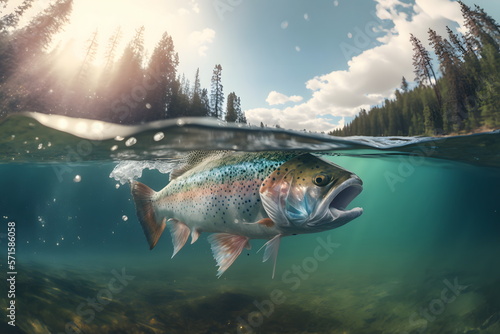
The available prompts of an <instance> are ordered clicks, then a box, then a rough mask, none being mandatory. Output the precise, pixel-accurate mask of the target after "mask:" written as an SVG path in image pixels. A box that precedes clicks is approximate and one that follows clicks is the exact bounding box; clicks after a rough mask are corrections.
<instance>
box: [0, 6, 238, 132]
mask: <svg viewBox="0 0 500 334" xmlns="http://www.w3.org/2000/svg"><path fill="white" fill-rule="evenodd" d="M35 1H36V0H24V1H23V2H22V3H21V4H20V5H19V6H18V7H17V8H16V9H15V10H14V11H13V12H12V13H9V14H7V15H3V16H2V17H1V18H0V116H2V115H4V114H6V113H11V112H17V111H38V112H45V113H54V114H63V115H68V116H74V117H84V118H97V119H101V120H106V121H111V122H117V123H125V124H132V123H138V122H147V121H154V120H159V119H167V118H175V117H189V116H195V117H216V118H219V119H223V120H226V121H230V122H239V123H246V118H245V115H244V113H243V112H242V110H241V99H240V97H238V96H237V95H236V93H235V92H231V93H230V94H228V96H227V99H226V97H225V95H224V87H223V85H222V66H221V65H220V64H217V65H215V67H214V69H213V75H212V78H211V87H210V91H209V90H208V89H206V88H203V87H201V84H200V77H199V69H198V70H197V71H196V74H195V77H194V83H193V84H191V82H190V80H189V79H187V78H186V77H185V75H180V74H178V73H177V66H178V64H179V56H178V53H177V52H176V51H175V47H174V42H173V39H172V37H171V36H170V35H169V34H168V33H167V32H165V33H164V34H163V36H162V38H161V39H160V41H158V43H157V45H156V47H155V48H154V50H153V51H152V53H151V55H150V56H149V57H147V56H146V52H147V51H146V50H145V47H144V33H145V28H144V27H140V28H138V29H137V30H136V33H135V36H134V37H133V38H132V39H131V40H130V41H129V42H128V43H127V45H126V46H125V48H124V50H123V52H121V56H120V57H117V52H118V47H119V45H120V43H121V41H122V32H121V29H120V28H117V29H116V31H115V32H114V33H113V35H112V36H111V37H110V38H109V39H108V40H107V42H106V43H105V45H103V46H102V50H104V62H103V65H102V66H100V67H98V66H96V65H95V60H96V55H97V53H98V51H99V48H100V47H101V46H100V39H99V31H97V30H96V31H95V32H94V33H92V35H91V36H90V37H89V39H88V41H87V45H86V48H85V53H84V54H85V56H84V58H83V60H81V62H80V64H78V66H74V59H73V60H71V61H72V62H73V66H69V65H67V64H68V58H69V57H71V51H70V49H71V48H72V45H71V43H68V44H66V45H59V46H57V47H54V48H52V49H51V50H49V47H50V46H51V43H52V41H53V38H54V36H55V35H56V34H57V33H59V32H60V31H61V30H62V29H63V27H64V26H65V25H67V24H68V23H69V17H70V14H71V11H72V7H73V0H57V1H56V2H54V3H53V4H52V5H50V6H49V7H48V8H46V9H45V10H44V11H43V12H41V13H39V14H38V15H36V16H35V17H34V18H33V19H31V21H30V22H29V23H28V24H27V25H25V26H23V27H19V22H20V21H21V19H22V17H23V15H24V14H25V13H26V11H27V10H28V9H30V8H31V7H32V6H33V3H34V2H35ZM7 3H8V0H0V6H2V7H5V6H6V5H7ZM73 58H74V56H73ZM225 102H226V103H225Z"/></svg>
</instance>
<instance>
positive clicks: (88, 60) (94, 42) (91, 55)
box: [77, 30, 99, 83]
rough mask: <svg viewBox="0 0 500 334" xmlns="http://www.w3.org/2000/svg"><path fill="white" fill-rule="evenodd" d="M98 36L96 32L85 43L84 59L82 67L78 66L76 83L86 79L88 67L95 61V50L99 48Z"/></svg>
mask: <svg viewBox="0 0 500 334" xmlns="http://www.w3.org/2000/svg"><path fill="white" fill-rule="evenodd" d="M98 34H99V32H98V31H97V30H96V31H95V32H94V33H93V34H92V36H91V37H90V39H89V40H88V41H87V48H86V49H87V51H86V53H85V58H84V59H83V61H82V65H81V66H80V70H79V71H78V74H77V82H80V83H81V82H82V81H83V80H85V79H86V78H87V75H88V71H89V68H90V66H91V65H92V63H93V62H94V60H95V56H96V54H97V48H98V47H99V43H98V38H97V37H98Z"/></svg>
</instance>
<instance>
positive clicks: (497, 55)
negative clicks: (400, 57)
mask: <svg viewBox="0 0 500 334" xmlns="http://www.w3.org/2000/svg"><path fill="white" fill-rule="evenodd" d="M458 4H459V5H460V7H461V12H462V15H463V18H464V22H465V28H466V33H465V34H463V35H462V34H457V33H454V32H453V31H452V30H451V29H450V28H449V27H446V29H447V34H448V36H447V37H443V36H440V35H439V34H438V33H437V32H436V31H434V30H432V29H429V31H428V35H429V45H430V46H431V47H432V48H433V53H434V59H435V60H437V62H438V63H439V67H438V69H439V72H437V71H436V69H435V68H434V65H433V57H432V55H431V52H430V51H428V50H427V49H426V48H425V47H424V46H423V44H422V42H421V41H420V40H419V39H418V38H417V37H415V36H414V35H410V41H411V43H412V46H413V52H414V53H413V66H414V73H415V81H416V83H417V84H418V85H417V86H416V87H415V88H413V89H409V84H408V82H407V81H406V79H405V78H404V77H403V79H402V83H401V88H400V89H397V90H396V91H395V99H393V100H389V99H386V100H385V101H384V103H383V104H382V105H381V106H376V107H373V108H371V110H369V112H368V111H367V110H365V109H362V110H361V111H360V112H359V114H358V115H357V116H356V117H355V118H354V120H353V121H352V122H350V123H349V124H347V125H346V126H344V127H343V128H342V129H337V130H334V131H332V132H330V134H331V135H335V136H351V135H368V136H392V135H410V136H415V135H424V134H425V135H439V134H446V133H453V132H455V133H457V132H469V131H472V130H474V129H477V128H480V127H486V128H489V129H494V128H499V127H500V107H499V106H500V26H499V25H498V24H497V23H496V22H495V20H494V19H493V18H492V17H491V16H489V15H488V14H487V13H486V12H485V11H484V10H483V9H482V8H481V7H479V6H477V5H476V6H475V7H474V8H471V7H469V6H467V5H465V4H464V3H463V2H461V1H458ZM437 73H438V74H439V73H440V75H438V74H437Z"/></svg>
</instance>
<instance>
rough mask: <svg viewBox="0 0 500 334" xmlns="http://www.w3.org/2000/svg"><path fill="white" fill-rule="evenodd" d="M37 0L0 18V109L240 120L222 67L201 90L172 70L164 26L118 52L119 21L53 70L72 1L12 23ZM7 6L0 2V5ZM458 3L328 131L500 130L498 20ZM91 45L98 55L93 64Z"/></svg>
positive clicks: (136, 118)
mask: <svg viewBox="0 0 500 334" xmlns="http://www.w3.org/2000/svg"><path fill="white" fill-rule="evenodd" d="M36 1H37V0H24V1H22V3H21V4H20V5H19V6H18V7H17V8H16V10H15V11H14V12H12V13H9V14H6V15H3V16H0V116H3V115H4V114H6V113H13V112H19V111H38V112H43V113H52V114H62V115H67V116H72V117H83V118H97V119H100V120H104V121H109V122H115V123H122V124H135V123H141V122H149V121H155V120H161V119H169V118H176V117H215V118H218V119H221V120H225V121H228V122H237V123H247V120H246V118H245V114H244V112H243V111H242V108H241V99H240V97H239V96H238V95H236V93H235V92H230V93H229V94H227V95H225V93H224V87H223V84H222V83H223V76H222V66H221V65H220V64H216V65H215V66H214V68H213V72H212V73H213V74H212V77H211V85H210V87H209V88H204V87H201V84H200V77H199V69H198V70H197V71H196V75H195V77H194V78H193V80H194V81H191V80H189V79H188V78H186V76H185V75H184V74H182V75H181V74H179V73H178V71H177V67H178V65H179V56H178V53H177V52H176V50H175V47H174V41H173V39H172V37H171V36H170V35H169V34H168V33H167V32H165V33H164V34H163V36H162V38H161V39H160V40H159V41H158V43H157V45H156V47H155V48H154V50H152V51H150V52H147V50H145V47H144V30H145V29H144V27H139V28H138V29H137V30H136V33H135V36H133V38H132V39H131V40H130V41H127V44H126V47H125V48H124V49H123V50H121V49H120V50H119V49H118V45H119V44H120V43H121V41H122V33H121V29H120V27H117V28H116V31H115V33H114V34H113V35H112V36H111V37H110V38H109V39H108V40H106V41H102V40H101V39H100V36H99V31H97V30H96V31H95V32H94V33H93V34H92V35H91V36H89V39H88V43H87V46H86V50H85V57H84V59H82V60H81V61H80V63H79V65H78V66H75V67H74V68H73V69H72V70H71V71H68V70H65V71H61V68H60V67H61V66H62V65H61V64H63V63H64V61H62V59H63V58H64V57H67V54H68V53H67V50H66V48H68V45H57V46H53V45H52V44H53V43H52V42H53V39H54V36H56V35H57V34H58V33H59V32H60V31H61V30H62V29H64V26H65V25H66V24H68V23H69V17H70V14H71V11H72V6H73V0H57V1H55V2H53V3H52V4H51V5H50V6H49V7H48V8H46V9H45V10H44V11H42V12H40V13H38V15H36V16H34V17H33V18H32V19H31V21H29V23H27V24H23V25H21V24H20V21H21V20H22V18H23V15H24V14H25V12H26V11H27V10H28V9H30V8H31V7H32V6H33V4H34V3H35V2H36ZM7 3H8V0H0V7H5V6H6V4H7ZM457 6H460V7H461V11H462V15H463V18H464V22H465V27H464V28H465V30H466V32H465V33H464V34H459V33H456V32H454V30H452V29H451V28H449V27H447V36H441V35H439V34H438V33H437V32H436V31H434V30H432V29H429V31H428V42H429V43H428V45H430V47H426V46H425V45H424V44H426V43H423V42H422V41H421V40H419V39H418V38H417V37H415V36H414V35H411V36H408V38H409V40H410V41H411V45H412V46H413V66H414V73H415V78H414V79H413V78H412V79H413V80H410V82H408V81H407V79H406V78H404V77H403V78H402V82H401V87H400V88H399V89H396V91H395V92H394V95H393V98H392V99H386V100H385V102H383V103H382V104H381V105H377V106H373V107H371V109H370V110H365V109H362V110H360V112H359V113H358V115H357V116H356V117H355V118H354V119H353V120H352V121H351V122H350V123H348V124H347V125H345V126H344V127H343V128H339V129H337V130H334V131H332V132H330V134H331V135H335V136H352V135H367V136H394V135H401V136H415V135H442V134H450V133H464V132H471V131H476V130H477V129H496V128H499V127H500V111H499V109H500V108H499V107H498V106H499V105H500V26H499V25H498V24H497V22H495V20H494V19H493V18H492V17H491V16H490V15H488V13H486V12H485V11H484V10H483V9H482V8H480V7H478V6H475V7H474V8H472V7H469V6H467V5H465V4H464V3H463V2H461V1H458V2H457ZM98 50H101V51H104V54H105V61H104V64H103V65H102V66H99V67H96V66H95V65H94V60H95V57H96V53H97V51H98ZM191 82H193V83H191ZM413 82H415V83H416V84H414V83H413ZM261 125H262V124H261Z"/></svg>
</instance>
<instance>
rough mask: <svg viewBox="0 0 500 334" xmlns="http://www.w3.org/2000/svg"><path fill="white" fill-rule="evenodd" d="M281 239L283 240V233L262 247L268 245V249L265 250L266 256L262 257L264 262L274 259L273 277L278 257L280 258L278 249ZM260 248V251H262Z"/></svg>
mask: <svg viewBox="0 0 500 334" xmlns="http://www.w3.org/2000/svg"><path fill="white" fill-rule="evenodd" d="M280 241H281V234H278V235H276V236H274V238H272V239H271V240H269V241H268V242H266V243H265V244H264V245H263V246H262V247H261V248H260V249H262V248H264V247H266V250H265V251H264V258H263V259H262V262H266V261H267V260H269V259H273V262H274V265H273V278H274V274H275V272H276V259H277V258H278V250H279V248H280ZM260 249H259V251H260Z"/></svg>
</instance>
